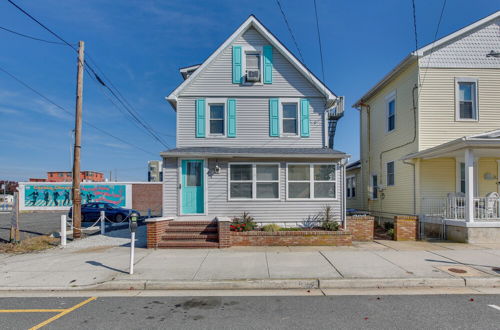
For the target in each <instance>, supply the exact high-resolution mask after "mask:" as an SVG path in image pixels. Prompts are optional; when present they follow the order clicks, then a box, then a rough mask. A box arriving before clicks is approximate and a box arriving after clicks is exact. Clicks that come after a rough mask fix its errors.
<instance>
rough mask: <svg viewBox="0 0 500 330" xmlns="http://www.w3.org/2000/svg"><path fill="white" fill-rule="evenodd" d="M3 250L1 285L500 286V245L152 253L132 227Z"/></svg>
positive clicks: (46, 287) (391, 244) (379, 245)
mask: <svg viewBox="0 0 500 330" xmlns="http://www.w3.org/2000/svg"><path fill="white" fill-rule="evenodd" d="M110 235H111V236H101V235H98V236H93V237H89V238H86V239H83V240H80V241H78V242H73V243H70V244H68V246H67V247H65V248H54V249H51V250H48V251H44V252H40V253H33V254H24V255H0V269H1V273H0V289H1V290H82V289H89V290H90V289H92V290H96V289H103V290H104V289H106V290H109V289H131V288H132V289H164V290H168V289H275V288H276V289H278V288H281V289H298V288H382V287H464V286H469V287H495V286H497V287H500V244H490V245H471V244H458V243H447V242H433V243H430V242H394V241H376V242H372V243H357V244H355V245H354V246H352V247H257V248H256V247H248V248H243V247H238V248H236V247H233V248H229V249H211V250H204V249H201V250H200V249H195V250H148V249H145V248H144V245H145V244H144V243H145V242H144V240H145V233H144V228H141V229H140V231H139V232H138V235H137V236H138V239H137V243H136V244H137V245H138V246H139V248H137V249H136V258H135V273H134V275H129V274H128V261H129V253H130V248H129V247H128V242H129V239H128V235H129V234H128V231H127V230H124V231H117V232H112V233H111V234H110Z"/></svg>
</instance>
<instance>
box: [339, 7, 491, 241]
mask: <svg viewBox="0 0 500 330" xmlns="http://www.w3.org/2000/svg"><path fill="white" fill-rule="evenodd" d="M354 107H355V108H357V109H358V110H359V115H360V132H361V142H360V143H361V150H360V155H361V159H360V160H361V162H360V164H359V165H360V166H361V170H360V171H359V170H358V171H359V173H357V174H356V172H355V166H353V167H354V168H353V169H352V171H348V174H347V176H348V177H351V178H354V179H348V182H347V185H348V188H349V185H352V182H354V181H355V182H358V187H357V192H356V194H357V195H356V196H354V197H350V199H348V201H349V202H348V204H351V205H356V206H357V207H358V208H359V209H362V210H366V211H370V212H371V213H372V214H373V215H376V216H378V217H380V218H381V219H382V221H385V219H388V218H392V217H393V216H394V215H418V216H420V220H421V222H422V223H424V222H426V223H428V224H425V223H424V224H423V225H422V226H421V228H422V229H426V231H427V232H428V234H429V231H431V230H432V231H437V232H440V234H441V235H447V237H448V238H449V239H454V240H459V241H470V242H474V241H475V242H478V241H491V240H499V239H500V221H499V220H500V213H499V211H500V209H499V206H500V205H499V198H498V193H499V181H500V179H499V178H500V11H499V12H496V13H494V14H492V15H490V16H488V17H486V18H484V19H481V20H480V21H477V22H475V23H473V24H471V25H469V26H467V27H465V28H463V29H460V30H459V31H456V32H454V33H452V34H450V35H448V36H445V37H443V38H441V39H439V40H437V41H435V42H433V43H432V44H429V45H427V46H425V47H422V48H420V49H418V50H417V51H415V52H412V53H411V54H409V55H408V56H407V57H406V58H405V59H404V60H403V61H402V62H401V63H399V64H398V65H397V66H396V67H395V68H394V69H393V70H392V71H391V72H390V73H388V74H387V75H386V76H385V77H384V78H383V79H382V80H381V81H380V82H378V83H377V84H376V85H375V86H374V87H373V88H371V89H370V90H369V91H368V92H367V93H366V94H365V95H363V96H362V97H361V98H360V99H359V100H358V101H357V102H356V103H355V104H354ZM349 173H350V174H349ZM432 223H434V225H432ZM427 229H428V230H427Z"/></svg>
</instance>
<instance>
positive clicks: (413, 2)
mask: <svg viewBox="0 0 500 330" xmlns="http://www.w3.org/2000/svg"><path fill="white" fill-rule="evenodd" d="M9 1H10V0H9ZM411 3H412V7H413V30H414V33H415V51H417V50H418V33H417V10H416V8H415V0H412V1H411Z"/></svg>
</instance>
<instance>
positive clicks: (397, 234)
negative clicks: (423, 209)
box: [394, 215, 418, 241]
mask: <svg viewBox="0 0 500 330" xmlns="http://www.w3.org/2000/svg"><path fill="white" fill-rule="evenodd" d="M417 239H418V217H417V216H403V215H397V216H395V217H394V240H395V241H416V240H417Z"/></svg>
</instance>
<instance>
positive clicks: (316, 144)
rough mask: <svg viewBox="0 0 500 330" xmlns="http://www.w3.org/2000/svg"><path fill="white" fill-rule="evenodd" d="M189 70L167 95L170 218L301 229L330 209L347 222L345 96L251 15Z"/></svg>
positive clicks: (166, 169) (165, 173) (166, 201)
mask: <svg viewBox="0 0 500 330" xmlns="http://www.w3.org/2000/svg"><path fill="white" fill-rule="evenodd" d="M180 71H181V74H182V76H183V78H184V81H183V82H182V83H181V84H180V85H179V86H178V87H177V88H176V89H175V90H174V91H173V92H172V93H171V94H170V95H169V96H168V97H167V100H168V101H169V102H170V104H171V105H172V107H173V108H174V110H175V111H176V118H177V136H176V148H175V149H171V150H167V151H165V152H162V153H161V155H162V157H163V178H164V208H163V215H164V216H166V217H173V218H174V219H175V220H212V219H214V218H216V217H234V216H241V214H242V213H243V212H249V213H250V215H251V216H253V217H254V218H255V220H256V221H258V222H280V223H282V222H291V223H293V225H298V224H300V222H302V221H304V220H307V219H308V217H310V216H314V215H315V214H317V213H318V212H321V210H322V208H323V207H324V206H325V205H330V206H331V207H332V209H333V211H334V214H335V217H336V220H338V221H342V220H343V219H344V218H343V214H344V209H345V201H344V192H343V191H344V188H343V187H344V186H343V180H344V175H343V173H344V172H343V171H344V162H345V159H346V158H347V157H348V155H346V154H345V153H343V152H339V151H336V150H334V149H332V148H330V147H329V119H331V118H335V116H337V117H338V116H339V114H340V111H341V110H337V109H341V102H340V100H341V98H340V97H337V96H336V95H335V94H334V93H333V92H332V91H331V90H330V89H329V88H328V87H327V86H326V85H325V84H324V83H323V82H321V81H320V80H319V79H318V78H316V77H315V76H314V74H312V73H311V72H310V71H309V70H308V69H307V68H306V67H305V66H304V64H303V63H301V62H300V61H298V60H297V58H296V57H295V56H294V55H293V54H292V53H291V52H290V51H289V50H288V49H287V48H286V47H285V46H284V45H283V44H282V43H281V42H280V41H279V40H278V39H277V38H276V37H275V36H274V35H273V34H272V33H270V32H269V31H268V30H267V29H266V28H265V27H264V26H263V25H262V23H261V22H259V21H258V20H257V19H256V18H255V17H254V16H253V15H252V16H250V17H249V18H248V19H247V20H246V21H245V22H244V23H243V24H242V25H241V26H240V27H239V28H238V29H237V30H236V31H235V32H234V33H233V34H231V36H230V37H229V38H228V39H227V40H226V41H224V42H223V43H222V45H221V46H220V47H219V48H217V50H216V51H215V52H214V53H212V54H211V55H210V56H209V57H208V58H207V59H206V60H205V61H204V62H203V63H202V64H200V65H194V66H190V67H186V68H182V69H181V70H180ZM330 126H332V125H330ZM333 126H334V125H333Z"/></svg>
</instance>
